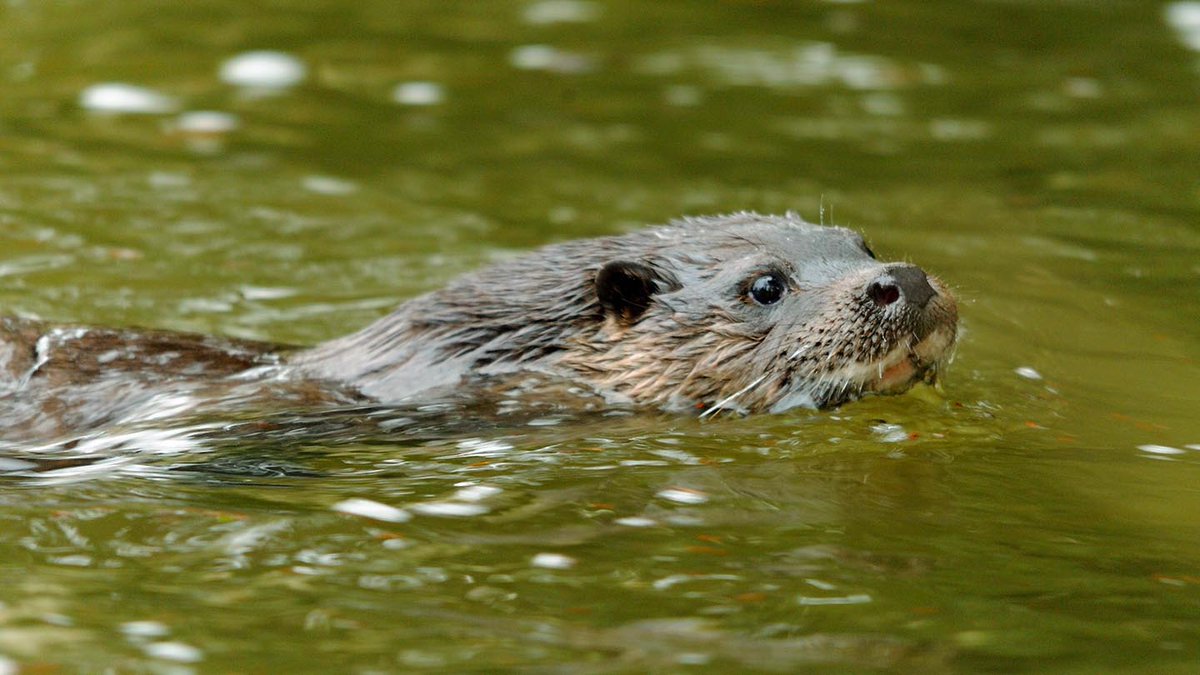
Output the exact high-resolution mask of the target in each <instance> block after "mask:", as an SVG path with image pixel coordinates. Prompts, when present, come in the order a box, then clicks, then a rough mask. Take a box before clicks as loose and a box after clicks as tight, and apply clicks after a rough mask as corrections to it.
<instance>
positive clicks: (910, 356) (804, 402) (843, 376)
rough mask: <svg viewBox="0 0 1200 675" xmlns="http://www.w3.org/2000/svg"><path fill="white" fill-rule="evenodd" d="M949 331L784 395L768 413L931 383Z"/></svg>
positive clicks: (950, 341) (951, 337) (950, 340)
mask: <svg viewBox="0 0 1200 675" xmlns="http://www.w3.org/2000/svg"><path fill="white" fill-rule="evenodd" d="M956 336H957V335H956V331H955V329H954V328H953V327H941V328H938V329H936V330H934V331H933V332H931V333H930V334H929V335H927V336H925V338H924V339H923V340H921V341H920V342H917V343H916V344H910V343H906V344H901V345H898V346H896V347H895V348H893V349H892V350H891V351H890V352H888V353H887V354H885V355H884V356H883V358H880V359H878V360H876V361H872V362H870V363H850V364H847V365H845V366H842V367H841V368H839V369H838V370H836V371H834V372H832V373H829V374H828V375H825V376H823V377H821V379H820V381H819V382H817V383H814V384H812V385H810V386H808V387H802V388H799V389H797V390H795V391H792V392H789V393H787V394H785V395H784V396H783V397H782V398H780V399H779V400H778V401H776V402H775V403H774V405H772V406H771V408H770V411H771V412H772V413H780V412H785V411H787V410H792V409H794V408H807V409H813V410H815V409H819V408H824V407H830V406H836V405H841V404H843V403H848V402H849V401H853V400H855V399H858V398H861V397H862V396H863V395H864V394H898V393H901V392H903V391H907V390H908V389H909V388H910V387H912V385H914V384H916V383H917V382H918V381H920V380H922V379H924V380H926V381H932V379H933V378H935V377H936V375H937V371H938V370H940V369H941V368H942V367H943V366H944V365H945V364H946V362H947V361H948V360H949V358H950V352H951V347H952V346H953V345H954V343H955V338H956Z"/></svg>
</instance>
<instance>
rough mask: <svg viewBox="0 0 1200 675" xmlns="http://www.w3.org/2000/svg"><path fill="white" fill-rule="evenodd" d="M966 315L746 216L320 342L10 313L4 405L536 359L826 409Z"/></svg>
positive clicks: (755, 402)
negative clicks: (289, 343)
mask: <svg viewBox="0 0 1200 675" xmlns="http://www.w3.org/2000/svg"><path fill="white" fill-rule="evenodd" d="M957 321H958V313H957V306H956V303H955V300H954V297H953V295H952V294H951V293H950V292H949V290H948V289H947V288H946V286H945V284H943V283H942V282H941V281H939V280H938V279H937V278H935V277H933V276H930V275H928V274H926V273H925V272H924V271H923V270H922V269H921V268H919V267H917V266H915V265H911V264H907V263H894V262H893V263H885V262H880V261H878V260H876V258H875V254H874V253H873V252H872V251H871V249H870V248H868V246H867V245H866V243H865V242H864V240H863V238H862V236H860V235H859V234H857V233H855V232H853V231H852V230H848V229H845V228H841V227H833V226H824V225H817V224H813V223H808V222H805V221H804V220H803V219H802V218H801V217H799V216H798V215H796V214H794V213H788V214H785V215H782V216H768V215H759V214H757V213H751V212H743V213H736V214H732V215H724V216H714V217H693V218H684V219H681V220H676V221H674V222H671V223H669V224H667V225H663V226H659V227H652V228H649V229H644V230H640V231H635V232H632V233H630V234H624V235H619V236H611V237H604V238H598V239H585V240H576V241H568V242H565V243H559V244H553V245H549V246H546V247H544V248H541V249H539V250H537V251H534V252H532V253H529V254H526V255H523V256H520V257H517V258H515V259H512V260H509V261H507V262H500V263H498V264H495V265H492V266H490V267H486V268H484V269H481V270H479V271H477V272H474V273H471V274H468V275H466V276H463V277H460V278H458V279H456V280H453V281H451V282H450V283H449V284H448V285H446V286H445V287H444V288H442V289H440V290H437V291H433V292H431V293H428V294H425V295H422V296H420V297H417V298H414V299H412V300H409V301H408V302H406V303H404V304H402V305H400V306H399V307H398V308H397V309H395V310H394V311H393V312H392V313H390V314H388V315H386V316H384V317H383V318H381V319H379V320H377V321H376V322H374V323H372V324H370V325H368V326H367V327H365V328H363V329H362V330H359V331H358V332H355V333H352V334H349V335H346V336H344V337H339V338H336V339H333V340H330V341H328V342H325V343H322V344H319V345H316V346H315V347H311V348H307V349H288V348H284V347H281V346H279V345H272V344H268V343H258V342H251V341H236V340H223V339H218V338H208V337H204V336H195V335H187V334H179V333H171V332H168V331H120V330H109V329H88V328H52V327H47V326H45V325H42V324H40V323H38V322H30V321H26V320H17V319H8V320H6V321H5V322H3V323H2V324H0V416H3V417H10V418H11V417H17V418H20V419H22V420H24V422H23V423H24V424H25V425H26V427H29V428H38V424H41V425H42V426H43V427H45V426H47V424H49V426H51V427H54V426H57V428H59V429H62V428H72V429H76V430H78V429H79V428H87V427H93V426H96V425H99V424H102V423H105V422H111V421H112V420H114V419H133V418H136V416H137V415H138V414H145V411H146V410H148V409H149V408H148V406H149V404H150V403H156V404H157V405H158V406H159V408H161V407H162V406H161V404H162V401H163V397H164V396H167V397H173V398H171V399H170V400H173V401H176V402H179V405H178V406H177V407H178V408H179V409H189V408H188V406H187V405H186V401H189V400H190V401H197V400H204V399H213V398H222V399H224V400H226V401H229V400H233V401H241V402H245V401H253V400H262V399H264V398H274V399H279V398H281V397H282V398H286V400H287V401H288V402H289V403H290V404H294V405H296V406H306V405H326V404H338V403H347V402H355V401H370V402H374V403H378V404H384V405H393V404H404V403H407V402H413V401H420V400H422V399H423V398H426V397H431V396H434V395H436V394H437V393H439V392H446V391H453V390H458V389H461V388H464V387H469V386H471V385H472V383H476V382H482V381H488V380H492V379H494V378H503V377H505V376H512V375H520V374H523V373H537V374H541V375H546V376H550V377H553V378H565V379H566V380H569V381H571V382H575V383H582V384H585V385H587V387H588V388H589V389H590V390H591V391H593V392H597V393H600V394H603V395H604V396H605V397H607V398H608V399H609V400H613V401H622V402H628V403H630V404H632V405H635V406H647V407H655V408H661V409H666V410H676V411H679V410H699V411H701V414H710V413H712V412H714V411H717V410H734V411H738V412H742V413H757V412H782V411H785V410H789V409H792V408H797V407H804V408H814V409H815V408H829V407H834V406H838V405H842V404H844V403H847V402H849V401H852V400H854V399H857V398H859V397H862V396H864V395H867V394H876V393H878V394H884V393H898V392H902V391H904V390H906V389H908V388H909V387H910V386H912V385H913V384H914V383H916V382H919V381H923V380H924V381H933V380H934V379H935V378H936V377H937V375H938V373H939V372H940V370H941V369H942V366H943V365H944V364H945V363H946V362H947V360H948V358H949V356H950V353H951V351H952V348H953V346H954V344H955V340H956V337H957ZM5 401H7V403H4V402H5ZM48 411H50V412H53V413H54V415H52V417H53V418H54V422H53V423H47V422H46V421H45V419H44V416H45V415H46V413H47V412H48ZM9 427H10V428H12V427H13V425H12V424H10V425H9Z"/></svg>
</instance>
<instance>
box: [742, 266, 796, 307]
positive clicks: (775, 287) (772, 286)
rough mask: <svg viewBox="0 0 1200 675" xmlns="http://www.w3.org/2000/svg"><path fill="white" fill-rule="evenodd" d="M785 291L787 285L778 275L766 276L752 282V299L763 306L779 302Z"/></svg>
mask: <svg viewBox="0 0 1200 675" xmlns="http://www.w3.org/2000/svg"><path fill="white" fill-rule="evenodd" d="M785 291H787V284H785V283H783V279H781V278H780V277H779V275H778V274H764V275H762V276H761V277H758V278H757V279H755V280H754V281H751V282H750V297H751V298H754V301H755V302H757V303H758V304H760V305H763V306H767V305H773V304H775V303H777V302H779V300H780V298H782V297H783V294H784V292H785Z"/></svg>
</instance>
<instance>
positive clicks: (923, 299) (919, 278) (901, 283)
mask: <svg viewBox="0 0 1200 675" xmlns="http://www.w3.org/2000/svg"><path fill="white" fill-rule="evenodd" d="M866 293H867V297H869V298H871V300H873V301H875V304H876V305H877V306H878V307H880V308H883V307H887V306H888V305H891V304H893V303H895V302H897V301H899V300H900V299H901V298H903V299H904V300H905V301H906V302H908V303H910V304H912V305H914V306H916V307H918V308H924V307H925V305H927V304H929V300H930V299H931V298H932V297H933V296H935V295H937V291H936V290H934V288H933V286H932V285H930V283H929V277H927V276H926V275H925V270H923V269H921V268H920V267H917V266H916V265H908V264H905V263H897V264H893V265H888V266H887V267H886V268H885V269H884V272H883V273H882V274H880V275H879V276H877V277H875V278H874V279H872V280H871V281H870V283H868V284H867V290H866Z"/></svg>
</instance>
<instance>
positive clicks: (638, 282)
mask: <svg viewBox="0 0 1200 675" xmlns="http://www.w3.org/2000/svg"><path fill="white" fill-rule="evenodd" d="M678 287H679V284H678V283H676V282H675V280H674V279H672V278H670V276H669V275H667V274H666V273H664V272H661V271H659V270H656V269H654V268H653V267H650V266H649V265H646V264H644V263H639V262H631V261H628V260H614V261H612V262H609V263H605V264H604V267H601V268H600V271H599V272H597V273H596V299H597V300H599V301H600V306H601V307H603V308H604V313H605V314H609V315H613V316H616V317H617V318H618V319H620V320H621V321H622V322H624V323H633V322H634V321H637V320H638V318H639V317H641V316H642V314H643V313H644V312H645V311H646V308H648V307H649V306H650V298H651V296H653V295H654V294H655V293H660V292H662V291H663V290H667V289H674V288H678Z"/></svg>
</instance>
